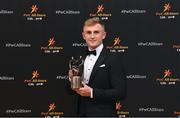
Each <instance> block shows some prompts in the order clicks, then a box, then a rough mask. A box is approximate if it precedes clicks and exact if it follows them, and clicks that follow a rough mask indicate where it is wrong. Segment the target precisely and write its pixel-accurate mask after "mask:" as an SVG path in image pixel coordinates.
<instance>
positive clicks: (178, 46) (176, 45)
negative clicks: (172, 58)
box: [172, 44, 180, 52]
mask: <svg viewBox="0 0 180 118" xmlns="http://www.w3.org/2000/svg"><path fill="white" fill-rule="evenodd" d="M172 48H173V49H176V51H177V52H180V44H174V45H173V46H172Z"/></svg>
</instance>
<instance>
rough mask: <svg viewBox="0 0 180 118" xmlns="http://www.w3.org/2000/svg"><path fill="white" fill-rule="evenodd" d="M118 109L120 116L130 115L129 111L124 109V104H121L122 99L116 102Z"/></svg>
mask: <svg viewBox="0 0 180 118" xmlns="http://www.w3.org/2000/svg"><path fill="white" fill-rule="evenodd" d="M116 110H117V114H118V115H119V117H121V118H122V117H126V116H127V115H129V112H128V111H124V110H123V105H122V104H121V102H120V101H117V102H116Z"/></svg>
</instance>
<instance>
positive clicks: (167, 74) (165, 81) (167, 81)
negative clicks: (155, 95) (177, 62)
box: [156, 69, 179, 85]
mask: <svg viewBox="0 0 180 118" xmlns="http://www.w3.org/2000/svg"><path fill="white" fill-rule="evenodd" d="M156 81H157V82H159V84H160V85H175V84H177V82H179V78H176V77H173V75H172V72H171V71H170V69H167V70H165V71H164V75H163V76H162V77H158V78H156Z"/></svg>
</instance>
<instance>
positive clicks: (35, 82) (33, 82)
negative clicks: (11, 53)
mask: <svg viewBox="0 0 180 118" xmlns="http://www.w3.org/2000/svg"><path fill="white" fill-rule="evenodd" d="M39 76H40V73H39V72H38V71H37V70H35V71H33V72H32V77H31V79H28V80H24V83H26V84H27V85H28V86H43V85H44V84H45V83H47V80H42V79H39Z"/></svg>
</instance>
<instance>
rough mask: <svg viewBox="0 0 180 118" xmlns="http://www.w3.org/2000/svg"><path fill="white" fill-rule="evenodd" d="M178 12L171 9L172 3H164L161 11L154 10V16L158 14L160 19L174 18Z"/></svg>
mask: <svg viewBox="0 0 180 118" xmlns="http://www.w3.org/2000/svg"><path fill="white" fill-rule="evenodd" d="M177 15H179V12H174V11H172V5H171V4H170V3H166V4H164V5H163V10H162V12H156V16H159V18H160V19H174V18H175V17H176V16H177Z"/></svg>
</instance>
